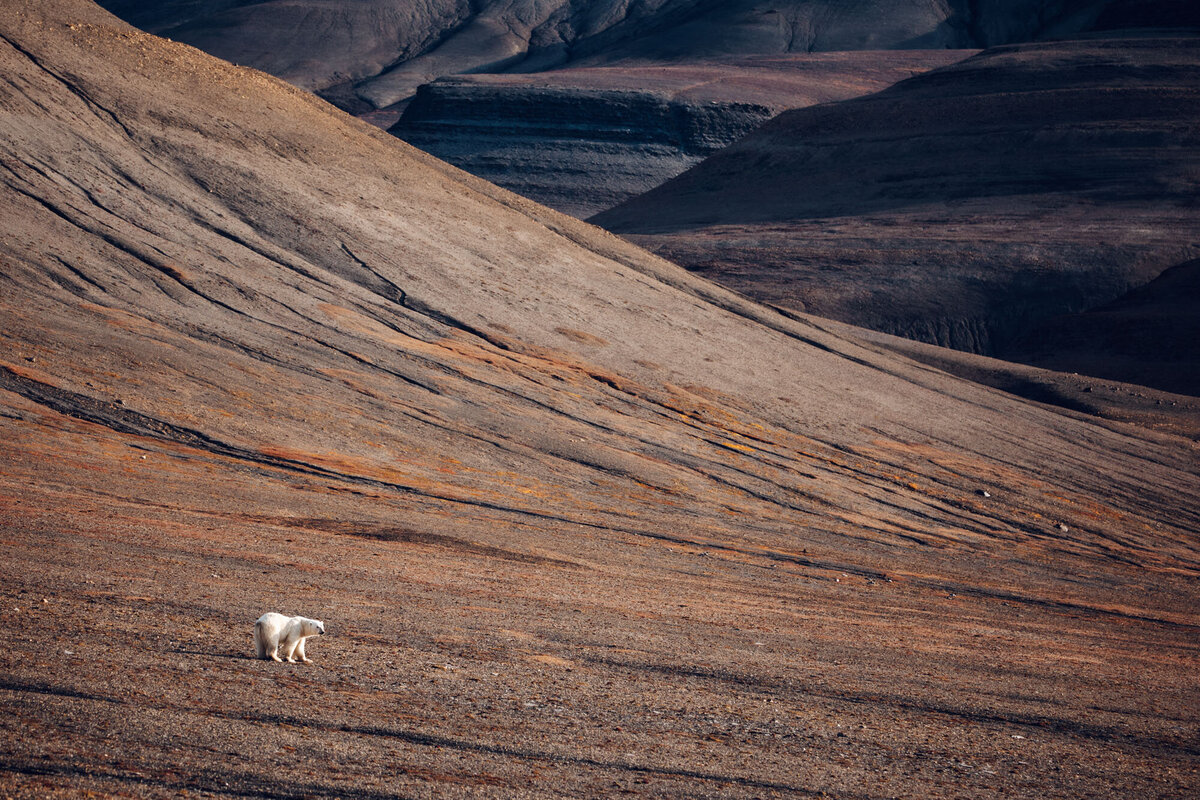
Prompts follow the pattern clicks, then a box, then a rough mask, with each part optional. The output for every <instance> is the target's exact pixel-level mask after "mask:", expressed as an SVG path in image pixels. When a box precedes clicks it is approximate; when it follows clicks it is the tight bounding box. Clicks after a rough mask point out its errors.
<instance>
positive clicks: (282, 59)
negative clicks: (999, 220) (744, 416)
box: [101, 0, 1200, 112]
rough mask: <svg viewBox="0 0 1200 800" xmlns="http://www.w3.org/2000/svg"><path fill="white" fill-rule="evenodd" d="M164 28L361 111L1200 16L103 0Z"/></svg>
mask: <svg viewBox="0 0 1200 800" xmlns="http://www.w3.org/2000/svg"><path fill="white" fill-rule="evenodd" d="M101 5H104V6H105V7H106V8H108V9H110V10H111V11H113V12H114V13H116V14H117V15H118V16H121V17H122V18H123V19H125V20H127V21H129V22H131V23H132V24H134V25H136V26H138V27H141V28H143V29H145V30H147V31H150V32H151V33H156V34H159V35H162V36H167V37H170V38H173V39H177V40H179V41H183V42H187V43H189V44H193V45H195V46H197V47H199V48H200V49H202V50H205V51H207V52H209V53H212V54H214V55H217V56H219V57H221V58H224V59H226V60H228V61H232V62H234V63H238V64H247V65H249V66H253V67H257V68H258V69H263V70H266V71H267V72H270V73H272V74H274V75H277V76H279V77H282V78H284V79H285V80H287V81H290V82H292V83H294V84H296V85H297V86H301V87H303V88H306V89H315V90H320V91H322V92H323V93H325V94H326V95H327V96H329V97H330V98H331V99H334V100H336V101H337V102H339V104H341V105H343V106H344V107H345V108H347V109H350V110H353V111H357V112H362V111H366V110H369V109H370V108H381V107H384V106H389V105H391V104H393V103H396V102H398V101H401V100H403V99H405V98H407V97H409V96H411V95H412V93H413V92H414V91H415V90H416V87H417V86H419V85H420V84H422V83H426V82H428V81H430V80H432V79H434V78H436V77H439V76H441V75H453V74H459V73H464V72H497V71H512V70H517V71H526V72H528V71H539V70H543V69H547V68H550V67H555V66H561V65H563V64H567V63H591V64H595V63H598V62H604V61H611V60H613V59H620V58H638V59H650V60H672V59H678V58H693V59H694V58H711V57H719V56H731V55H733V56H742V55H752V54H779V53H805V52H817V51H835V50H864V49H867V50H878V49H889V48H905V49H919V48H947V47H949V48H977V47H986V46H992V45H997V44H1005V43H1010V42H1021V41H1030V40H1035V39H1040V38H1044V37H1048V36H1061V35H1065V34H1071V33H1076V32H1080V31H1088V30H1096V29H1106V28H1112V27H1145V26H1147V25H1152V26H1170V27H1173V26H1179V25H1200V12H1198V11H1197V10H1196V6H1195V4H1194V3H1191V2H1188V1H1187V0H972V1H970V2H968V0H948V1H947V2H932V3H931V2H927V0H894V1H891V2H889V1H887V0H733V1H732V2H712V0H654V2H646V3H626V2H586V3H581V2H575V1H574V0H478V2H471V3H467V2H464V0H426V1H425V2H420V3H413V2H406V1H405V0H355V1H354V2H338V1H337V0H266V1H265V2H246V0H167V1H166V2H151V1H150V0H104V2H102V3H101Z"/></svg>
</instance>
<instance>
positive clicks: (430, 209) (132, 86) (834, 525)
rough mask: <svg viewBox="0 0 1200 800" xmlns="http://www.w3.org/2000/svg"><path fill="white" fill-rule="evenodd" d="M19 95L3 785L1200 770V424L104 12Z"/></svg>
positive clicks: (508, 782)
mask: <svg viewBox="0 0 1200 800" xmlns="http://www.w3.org/2000/svg"><path fill="white" fill-rule="evenodd" d="M0 69H2V73H3V75H4V76H5V79H4V81H3V82H0V331H2V335H3V337H4V338H3V348H2V349H0V507H2V508H3V511H4V513H3V514H2V515H0V553H2V556H0V592H2V593H3V597H2V599H3V604H2V605H0V619H3V621H4V625H5V628H6V640H5V647H4V648H3V649H0V704H2V708H3V711H4V713H3V714H0V729H2V730H3V731H4V735H3V736H2V737H0V792H3V793H4V794H5V795H13V796H21V797H53V796H61V797H76V796H81V795H85V794H87V793H95V794H101V795H111V796H138V797H142V796H145V797H154V796H168V795H178V794H182V793H184V792H185V791H186V792H189V793H200V794H203V795H205V796H213V797H272V798H279V797H285V798H290V797H350V798H383V797H394V796H428V797H435V796H436V797H492V796H530V797H561V796H612V795H614V794H618V793H621V794H631V795H634V796H645V797H670V796H689V797H697V796H699V797H760V796H809V795H819V794H821V793H826V794H832V795H835V796H845V797H892V796H900V795H914V796H915V795H919V796H922V797H955V798H961V797H972V796H978V797H994V796H1006V797H1045V796H1059V797H1084V796H1089V795H1091V796H1095V795H1107V796H1162V797H1172V796H1173V797H1182V796H1186V795H1188V794H1190V793H1191V792H1192V791H1193V790H1194V789H1195V788H1196V781H1197V773H1196V771H1195V769H1196V767H1195V765H1196V763H1197V754H1198V753H1197V748H1196V742H1195V738H1194V733H1195V730H1196V725H1197V722H1198V721H1200V720H1198V711H1197V709H1200V703H1198V702H1197V700H1198V695H1200V693H1198V688H1200V687H1198V686H1197V677H1196V676H1197V674H1198V673H1197V670H1196V656H1197V645H1196V632H1197V626H1198V625H1200V620H1198V619H1197V615H1196V612H1195V609H1196V608H1197V605H1196V600H1197V582H1196V581H1197V574H1198V569H1200V563H1198V560H1197V556H1198V553H1197V549H1198V547H1197V542H1196V530H1197V528H1198V527H1200V514H1198V512H1197V509H1196V507H1195V505H1194V500H1193V498H1194V497H1195V496H1196V494H1197V491H1198V490H1200V479H1198V478H1197V475H1196V474H1195V463H1196V451H1195V447H1194V446H1193V445H1192V444H1191V443H1190V442H1188V441H1186V440H1184V439H1181V438H1177V437H1172V436H1166V435H1159V434H1153V433H1149V432H1146V431H1144V430H1142V429H1139V428H1133V427H1125V426H1122V425H1119V424H1113V423H1106V425H1105V426H1100V425H1097V424H1094V423H1093V422H1090V421H1088V420H1087V419H1086V418H1084V417H1082V416H1080V415H1075V414H1071V413H1064V412H1056V411H1053V410H1051V409H1048V408H1045V407H1042V406H1039V405H1036V404H1032V403H1029V402H1024V401H1020V400H1018V399H1015V398H1014V397H1012V396H1010V395H1006V394H1003V393H1000V392H997V391H994V390H990V389H984V388H981V387H979V386H977V385H975V384H972V383H968V382H965V381H961V380H958V379H954V378H951V377H949V376H947V375H946V374H944V373H941V372H938V371H935V370H933V369H930V368H927V367H924V366H921V365H919V364H917V363H916V362H913V361H909V360H906V359H904V358H901V357H898V356H895V355H893V354H890V353H888V352H887V351H885V350H883V349H880V348H878V347H876V346H874V345H869V344H867V343H865V342H862V341H860V340H858V339H857V338H855V337H854V336H852V335H849V334H847V333H845V332H839V331H834V330H832V329H826V328H825V327H823V326H822V325H821V324H820V323H819V322H817V321H814V320H811V319H807V318H802V317H801V318H797V319H790V318H786V317H784V316H781V315H779V314H776V313H775V312H773V311H771V310H769V309H767V308H764V307H762V306H758V305H756V304H753V303H751V302H749V301H746V300H744V299H742V298H740V297H738V296H736V295H733V294H731V293H729V292H727V291H725V290H722V289H720V288H718V287H716V286H714V285H712V284H709V283H707V282H705V281H703V280H701V279H699V278H696V277H693V276H691V275H689V274H688V273H686V272H684V271H683V270H680V269H678V268H676V267H674V266H672V265H670V264H668V263H666V262H663V261H660V260H658V259H656V258H655V257H653V256H651V255H649V254H647V253H645V252H643V251H641V250H638V249H637V248H635V247H633V246H631V245H629V244H627V243H625V242H623V241H621V240H619V239H617V238H616V237H613V236H611V235H609V234H607V233H604V232H602V231H600V230H598V229H596V228H592V227H590V226H588V225H585V224H583V223H581V222H578V221H576V220H573V219H570V218H567V217H564V216H561V215H559V214H557V213H555V212H552V211H549V210H547V209H544V208H541V207H539V206H536V205H535V204H533V203H531V202H528V201H525V200H523V199H521V198H518V197H517V196H515V195H512V194H509V193H507V192H505V191H503V190H500V189H497V188H495V187H493V186H491V185H489V184H486V183H484V182H482V181H480V180H477V179H475V178H471V177H469V176H467V175H466V174H464V173H462V172H459V171H458V170H455V169H453V168H451V167H448V166H446V165H444V164H442V163H440V162H437V161H436V160H434V159H432V158H431V157H428V156H426V155H424V154H422V153H420V152H418V151H416V150H414V149H412V148H410V147H408V146H406V145H404V144H402V143H400V142H399V141H397V140H396V139H394V138H393V137H390V136H388V135H386V134H384V133H383V132H380V131H377V130H375V129H373V128H371V127H369V126H367V125H365V124H364V123H361V122H358V121H355V120H353V119H352V118H350V117H347V116H345V115H344V114H342V113H341V112H338V111H336V110H335V109H333V108H332V107H330V106H328V105H326V104H325V103H323V102H321V101H319V100H317V99H315V98H313V97H312V96H311V95H308V94H306V93H304V92H302V91H300V90H297V89H294V88H292V87H290V86H288V85H287V84H284V83H283V82H281V81H279V80H277V79H274V78H270V77H268V76H266V75H264V74H262V73H258V72H255V71H253V70H250V69H246V68H239V67H233V66H231V65H229V64H226V63H223V62H219V61H217V60H215V59H213V58H211V57H209V56H206V55H203V54H202V53H200V52H198V51H196V50H194V49H192V48H190V47H187V46H184V45H181V44H175V43H168V42H164V41H163V40H160V39H156V38H154V37H152V36H149V35H147V34H144V33H141V32H138V31H136V30H134V29H132V28H130V27H128V26H126V25H124V24H122V23H119V22H118V21H117V20H115V19H114V18H112V17H110V16H109V15H107V14H106V13H105V12H103V11H101V10H100V9H99V8H98V7H97V6H95V5H92V4H91V3H88V2H84V0H49V2H45V3H38V4H25V3H17V4H14V3H6V4H5V7H4V13H3V14H0ZM267 610H275V611H282V612H284V613H288V614H303V615H305V616H311V617H316V618H319V619H323V620H324V622H325V625H326V628H327V630H328V631H329V635H327V636H325V637H322V639H320V640H319V641H318V642H316V643H314V644H313V645H312V646H311V647H310V648H309V654H310V656H311V657H312V658H313V660H314V663H313V664H311V665H291V664H275V663H272V662H261V661H255V660H253V659H252V658H251V657H250V655H251V653H252V650H251V643H250V631H251V627H252V625H253V621H254V619H255V618H256V617H258V616H259V614H261V613H263V612H264V611H267Z"/></svg>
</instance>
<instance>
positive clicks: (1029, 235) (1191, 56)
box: [593, 38, 1200, 368]
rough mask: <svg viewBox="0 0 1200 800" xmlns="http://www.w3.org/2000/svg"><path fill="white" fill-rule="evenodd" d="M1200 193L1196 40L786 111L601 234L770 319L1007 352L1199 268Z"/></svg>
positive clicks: (995, 61)
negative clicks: (675, 266) (760, 304)
mask: <svg viewBox="0 0 1200 800" xmlns="http://www.w3.org/2000/svg"><path fill="white" fill-rule="evenodd" d="M1197 175H1200V39H1197V38H1175V39H1154V38H1138V39H1124V40H1120V39H1116V40H1109V39H1096V40H1079V41H1073V42H1055V43H1044V44H1032V45H1020V46H1009V47H1000V48H995V49H992V50H989V51H985V52H984V53H982V54H980V55H978V56H975V57H973V58H970V59H967V60H965V61H962V62H959V63H958V64H955V65H953V66H949V67H946V68H943V69H940V70H936V71H934V72H930V73H926V74H925V75H922V76H919V77H916V78H913V79H910V80H908V81H904V82H902V83H899V84H897V85H896V86H894V87H892V88H891V89H888V90H885V91H883V92H880V93H878V94H875V95H872V96H869V97H864V98H860V99H855V100H848V101H844V102H841V103H831V104H826V105H822V106H815V107H812V108H807V109H800V110H795V111H789V112H785V113H783V114H781V115H780V116H779V117H777V118H775V119H774V120H772V121H771V122H769V123H767V124H766V125H764V126H763V127H762V128H760V129H758V130H757V131H755V132H754V133H752V134H750V135H749V136H747V137H746V138H744V139H742V140H741V141H739V142H737V143H736V144H734V145H732V146H730V147H729V148H726V149H725V150H723V151H721V152H719V153H717V154H715V155H713V156H711V157H709V158H708V159H706V160H705V161H703V162H702V163H701V164H699V165H698V166H696V167H694V168H692V169H691V170H689V171H688V172H686V173H684V174H683V175H681V176H679V177H678V178H676V179H674V180H672V181H669V182H668V183H666V184H664V185H662V186H660V187H658V188H656V189H654V190H651V191H650V192H648V193H646V194H644V195H642V196H640V197H638V198H634V199H633V200H630V201H628V202H627V203H625V204H623V205H622V206H619V207H617V208H615V209H612V210H610V211H607V212H604V213H602V214H600V215H598V216H596V217H595V218H594V220H593V221H595V222H596V223H598V224H601V225H604V226H605V227H608V228H609V229H610V230H613V231H616V232H618V233H621V234H623V235H626V236H628V237H629V238H631V239H633V240H634V241H636V242H638V243H640V244H643V245H645V246H647V247H650V248H652V249H654V250H656V251H657V252H659V253H661V254H664V255H667V256H668V257H670V258H672V259H673V260H675V261H677V262H678V263H681V264H684V265H686V266H688V267H689V268H692V269H694V270H695V271H697V272H699V273H700V274H703V275H706V276H708V277H711V278H714V279H716V280H719V281H721V282H722V283H725V284H727V285H730V286H733V287H736V288H737V289H739V290H740V291H743V292H745V293H746V294H748V295H750V296H753V297H756V298H759V299H761V300H765V301H768V302H771V303H774V304H777V305H780V306H785V307H789V308H792V309H799V310H805V311H809V312H812V313H816V314H821V315H825V316H830V317H834V318H837V319H840V320H844V321H847V322H851V323H854V324H858V325H862V326H866V327H870V328H873V329H876V330H881V331H885V332H889V333H895V334H899V335H902V336H907V337H910V338H914V339H918V340H922V341H927V342H933V343H936V344H941V345H945V346H950V347H955V348H958V349H962V350H967V351H971V352H977V353H984V354H996V353H1004V352H1009V351H1008V350H1007V348H1008V347H1009V346H1010V344H1011V343H1012V342H1013V341H1014V340H1017V339H1019V338H1021V337H1023V336H1027V335H1028V334H1029V333H1030V331H1032V330H1033V329H1034V328H1035V326H1037V325H1040V324H1042V323H1043V322H1045V321H1046V320H1048V319H1049V318H1051V317H1054V316H1057V315H1061V314H1067V313H1074V312H1079V311H1084V310H1087V309H1091V308H1095V307H1097V306H1101V305H1104V304H1106V303H1109V302H1112V301H1113V300H1115V299H1117V298H1119V297H1121V296H1122V295H1124V294H1125V293H1126V292H1128V291H1129V290H1130V289H1131V288H1134V287H1137V286H1140V285H1142V284H1145V283H1147V282H1149V281H1151V280H1153V279H1154V278H1156V277H1157V276H1158V275H1159V274H1160V273H1161V272H1163V270H1165V269H1167V268H1168V267H1172V266H1175V265H1177V264H1180V263H1182V262H1184V261H1188V260H1190V259H1193V258H1195V257H1196V256H1197V252H1198V251H1197V248H1198V247H1200V242H1197V240H1196V238H1195V231H1196V230H1197V229H1198V227H1200V208H1198V207H1197V205H1196V202H1195V198H1196V196H1197V191H1198V190H1200V182H1198V179H1197ZM1056 363H1057V364H1058V366H1059V368H1065V364H1064V363H1063V362H1056Z"/></svg>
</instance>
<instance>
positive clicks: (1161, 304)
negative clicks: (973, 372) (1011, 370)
mask: <svg viewBox="0 0 1200 800" xmlns="http://www.w3.org/2000/svg"><path fill="white" fill-rule="evenodd" d="M1196 342H1200V261H1189V262H1188V263H1186V264H1180V265H1179V266H1177V267H1172V268H1170V269H1168V270H1166V271H1165V272H1163V274H1162V275H1159V276H1158V277H1157V278H1155V279H1154V280H1153V281H1151V282H1150V283H1148V284H1146V285H1145V286H1142V287H1139V288H1138V289H1135V290H1134V291H1132V292H1130V293H1129V294H1127V295H1125V296H1124V297H1122V298H1120V299H1119V300H1116V301H1114V302H1112V303H1109V304H1108V305H1106V306H1102V307H1101V308H1097V309H1094V310H1091V311H1088V312H1086V313H1083V314H1073V315H1069V316H1064V317H1056V318H1054V319H1050V320H1048V321H1046V322H1045V323H1043V324H1041V325H1039V326H1037V327H1035V328H1034V329H1033V330H1032V331H1031V332H1030V333H1029V334H1027V335H1026V336H1024V337H1022V338H1021V339H1020V340H1018V341H1016V342H1014V343H1013V344H1012V346H1011V347H1010V348H1009V349H1008V351H1007V352H1006V353H1005V356H1007V357H1008V358H1011V359H1013V360H1017V361H1022V362H1025V363H1028V364H1037V365H1039V366H1043V367H1047V368H1049V369H1060V370H1067V369H1069V370H1071V371H1077V372H1082V373H1084V374H1086V375H1096V376H1098V377H1101V378H1112V379H1114V380H1122V381H1126V382H1129V383H1140V384H1143V385H1146V386H1154V387H1156V388H1159V389H1165V390H1166V391H1171V392H1181V393H1183V394H1189V395H1200V352H1198V349H1197V347H1196Z"/></svg>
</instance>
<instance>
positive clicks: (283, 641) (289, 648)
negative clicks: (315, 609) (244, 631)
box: [254, 611, 325, 664]
mask: <svg viewBox="0 0 1200 800" xmlns="http://www.w3.org/2000/svg"><path fill="white" fill-rule="evenodd" d="M324 635H325V623H323V622H321V620H319V619H309V618H308V617H285V616H284V615H283V614H276V613H275V612H274V611H268V612H267V613H266V614H263V615H262V616H261V617H259V618H258V621H257V622H255V623H254V651H255V655H257V656H258V657H259V658H269V659H271V660H272V661H283V659H282V658H280V657H279V650H280V648H283V655H284V657H285V658H287V660H288V661H291V662H292V663H295V662H296V659H295V658H294V656H300V660H301V661H303V662H304V663H305V664H311V663H312V662H311V661H309V659H308V656H306V655H304V640H305V639H307V638H308V637H310V636H324Z"/></svg>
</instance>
